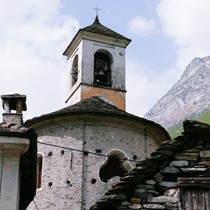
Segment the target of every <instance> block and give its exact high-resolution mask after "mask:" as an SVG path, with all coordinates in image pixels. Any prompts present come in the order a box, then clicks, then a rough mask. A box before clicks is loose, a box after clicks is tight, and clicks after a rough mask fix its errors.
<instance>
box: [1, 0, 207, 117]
mask: <svg viewBox="0 0 210 210" xmlns="http://www.w3.org/2000/svg"><path fill="white" fill-rule="evenodd" d="M0 3H1V7H0V74H1V76H0V87H1V88H0V95H4V94H13V93H19V94H26V95H27V106H28V110H27V112H25V113H24V119H25V120H26V119H28V118H32V117H35V116H39V115H41V114H45V113H48V112H51V111H55V110H57V109H60V108H63V107H64V106H65V103H64V102H65V100H66V92H67V91H66V89H67V78H66V77H67V73H68V67H67V62H66V58H65V57H64V56H63V55H62V53H63V51H64V50H65V48H66V46H67V45H68V44H69V42H70V41H71V39H72V38H73V36H74V35H75V33H76V32H77V30H78V29H79V28H83V27H85V26H88V25H90V24H92V22H93V21H94V19H95V11H94V10H93V8H94V7H96V6H97V5H99V7H100V8H102V11H99V19H100V22H101V23H102V24H103V25H105V26H107V27H109V28H111V29H113V30H115V31H116V32H118V33H121V34H122V35H124V36H126V37H128V38H130V39H132V42H131V44H130V45H129V46H128V48H127V59H126V63H127V66H126V71H127V91H128V92H127V111H128V112H130V113H133V114H135V115H138V116H143V115H144V114H145V113H146V112H147V111H148V110H149V109H150V108H152V106H153V105H154V104H155V103H156V102H157V101H158V100H159V99H160V98H161V97H162V96H163V95H164V94H165V93H166V92H167V91H168V90H169V89H170V88H171V87H172V85H173V84H174V83H175V82H176V81H177V80H178V79H179V78H180V76H181V74H182V72H183V70H184V68H185V67H186V66H187V65H188V64H189V62H190V61H191V60H192V59H193V58H194V57H205V56H208V55H210V41H209V39H210V38H209V37H210V24H209V22H210V12H209V11H210V1H209V0H132V1H122V0H115V1H111V0H89V1H87V0H85V1H84V0H77V1H75V0H44V1H43V0H30V1H29V0H19V1H14V0H7V1H5V0H4V1H3V0H0ZM2 112H3V110H2Z"/></svg>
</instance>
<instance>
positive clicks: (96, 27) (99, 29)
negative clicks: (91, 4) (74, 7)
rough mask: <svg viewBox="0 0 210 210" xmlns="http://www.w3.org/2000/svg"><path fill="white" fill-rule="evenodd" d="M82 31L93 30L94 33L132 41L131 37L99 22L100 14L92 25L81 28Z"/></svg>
mask: <svg viewBox="0 0 210 210" xmlns="http://www.w3.org/2000/svg"><path fill="white" fill-rule="evenodd" d="M81 31H87V32H92V33H96V34H101V35H106V36H111V37H115V38H118V39H125V40H127V41H129V42H130V41H131V40H130V39H128V38H126V37H125V36H123V35H121V34H119V33H117V32H115V31H113V30H111V29H110V28H108V27H106V26H104V25H102V24H101V23H100V22H99V19H98V16H96V18H95V21H94V22H93V24H92V25H90V26H87V27H85V28H83V29H81Z"/></svg>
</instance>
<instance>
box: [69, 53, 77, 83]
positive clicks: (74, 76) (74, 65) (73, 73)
mask: <svg viewBox="0 0 210 210" xmlns="http://www.w3.org/2000/svg"><path fill="white" fill-rule="evenodd" d="M70 74H71V81H72V84H71V85H72V86H73V85H74V84H75V83H76V82H77V79H78V55H76V56H75V57H74V61H73V63H72V68H71V72H70Z"/></svg>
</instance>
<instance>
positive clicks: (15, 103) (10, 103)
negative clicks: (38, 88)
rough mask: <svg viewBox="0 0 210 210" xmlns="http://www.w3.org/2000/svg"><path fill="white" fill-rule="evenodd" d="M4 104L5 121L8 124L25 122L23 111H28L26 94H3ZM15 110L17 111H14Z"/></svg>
mask: <svg viewBox="0 0 210 210" xmlns="http://www.w3.org/2000/svg"><path fill="white" fill-rule="evenodd" d="M1 99H2V106H3V109H4V113H3V122H5V123H7V124H16V125H22V124H23V117H22V111H26V109H27V108H26V95H20V94H17V93H15V94H11V95H2V96H1ZM12 110H14V111H15V112H12Z"/></svg>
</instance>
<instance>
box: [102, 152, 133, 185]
mask: <svg viewBox="0 0 210 210" xmlns="http://www.w3.org/2000/svg"><path fill="white" fill-rule="evenodd" d="M131 169H132V167H131V165H130V164H129V163H128V161H127V157H126V155H125V154H124V153H123V152H122V151H120V150H112V151H111V152H110V153H109V154H108V159H107V160H106V162H105V163H104V164H103V165H102V167H101V168H100V171H99V177H100V179H101V181H102V182H107V181H108V180H109V179H111V178H113V177H115V176H119V177H122V176H123V175H124V174H125V173H127V172H128V171H130V170H131Z"/></svg>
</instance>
